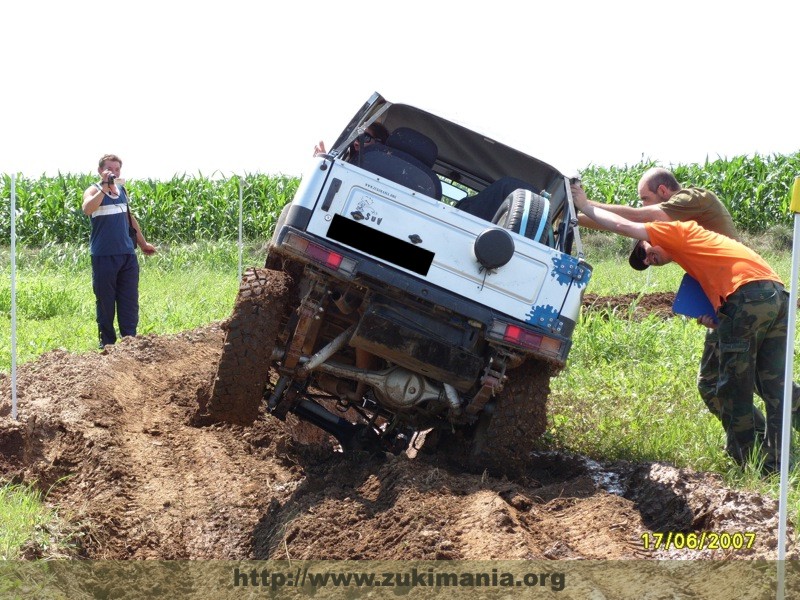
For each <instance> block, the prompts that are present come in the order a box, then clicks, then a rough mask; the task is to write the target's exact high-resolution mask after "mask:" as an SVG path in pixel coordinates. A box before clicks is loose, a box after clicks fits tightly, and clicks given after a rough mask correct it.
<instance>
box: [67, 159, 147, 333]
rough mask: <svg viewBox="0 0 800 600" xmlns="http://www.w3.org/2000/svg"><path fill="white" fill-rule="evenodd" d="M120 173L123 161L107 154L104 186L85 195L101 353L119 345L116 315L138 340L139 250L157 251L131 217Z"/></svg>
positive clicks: (101, 164) (122, 330)
mask: <svg viewBox="0 0 800 600" xmlns="http://www.w3.org/2000/svg"><path fill="white" fill-rule="evenodd" d="M121 169H122V160H120V158H119V157H118V156H116V155H114V154H106V155H104V156H103V157H102V158H101V159H100V162H99V166H98V169H97V172H98V173H99V174H100V182H98V183H94V184H92V185H91V186H89V187H88V188H87V189H86V191H85V192H84V193H83V212H84V213H86V214H87V215H89V217H91V220H92V234H91V238H90V248H91V255H92V289H93V290H94V295H95V298H96V299H97V327H98V333H99V338H100V348H103V347H104V346H106V345H107V344H113V343H114V342H116V341H117V334H116V331H115V329H114V316H115V313H116V316H117V321H118V323H119V332H120V336H122V337H124V336H129V335H136V327H137V325H138V323H139V262H138V260H137V259H136V246H137V245H138V246H139V248H141V249H142V252H143V253H144V254H147V255H150V254H155V252H156V248H155V247H154V246H153V245H152V244H150V243H148V242H147V240H145V238H144V235H143V234H142V230H141V227H139V223H138V222H137V221H136V219H135V218H134V216H133V215H132V214H130V211H129V209H128V194H127V192H126V190H125V188H124V186H123V180H121V179H119V176H120V170H121Z"/></svg>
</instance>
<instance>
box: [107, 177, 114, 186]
mask: <svg viewBox="0 0 800 600" xmlns="http://www.w3.org/2000/svg"><path fill="white" fill-rule="evenodd" d="M108 185H114V176H113V175H109V176H108Z"/></svg>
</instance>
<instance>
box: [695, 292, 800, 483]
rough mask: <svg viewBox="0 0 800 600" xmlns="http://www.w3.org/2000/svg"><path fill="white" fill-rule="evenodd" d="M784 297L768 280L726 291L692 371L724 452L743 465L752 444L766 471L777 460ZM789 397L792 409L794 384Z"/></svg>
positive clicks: (798, 398)
mask: <svg viewBox="0 0 800 600" xmlns="http://www.w3.org/2000/svg"><path fill="white" fill-rule="evenodd" d="M788 299H789V295H788V293H787V292H786V291H785V290H784V288H783V286H782V285H781V284H779V283H776V282H772V281H757V282H752V283H749V284H745V285H744V286H742V287H740V288H739V289H738V290H736V292H734V293H733V294H731V295H730V296H729V297H728V298H727V300H726V302H725V303H724V304H723V305H722V306H721V307H720V309H719V311H717V318H718V319H719V325H718V327H717V329H716V330H711V331H709V333H708V335H707V337H706V344H705V348H704V352H703V358H702V360H701V364H700V373H699V375H698V390H699V391H700V396H701V397H702V399H703V401H704V402H705V404H706V406H707V407H708V409H709V410H710V411H711V412H712V413H713V414H715V415H716V416H718V417H719V418H720V420H721V421H722V425H723V427H724V428H725V433H726V437H727V444H726V450H727V452H728V454H730V456H731V457H732V458H733V459H734V460H735V461H736V462H737V463H739V464H744V462H746V460H747V458H748V455H750V453H751V452H753V450H754V448H757V450H759V451H763V458H764V461H765V463H764V466H765V468H766V469H767V470H775V469H777V466H778V464H779V461H780V445H781V423H782V417H783V408H782V407H783V384H784V369H785V360H786V335H787V323H788V304H789V302H788ZM754 392H755V393H757V394H758V395H759V396H761V398H762V399H763V400H764V406H765V409H766V413H767V415H766V418H764V416H763V415H762V414H761V412H760V411H759V410H758V409H756V408H755V407H754V406H753V394H754ZM792 397H793V402H792V405H793V407H794V408H797V407H798V406H799V405H800V387H799V386H797V385H795V384H793V390H792ZM795 421H796V422H798V421H800V420H799V419H795ZM757 433H758V435H757ZM762 436H763V437H762Z"/></svg>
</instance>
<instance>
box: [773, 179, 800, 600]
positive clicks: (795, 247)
mask: <svg viewBox="0 0 800 600" xmlns="http://www.w3.org/2000/svg"><path fill="white" fill-rule="evenodd" d="M789 209H790V210H791V211H792V212H793V213H794V234H793V237H792V276H791V285H790V289H789V323H788V327H787V334H786V365H785V369H784V386H783V426H782V428H781V489H780V504H779V508H778V590H777V592H778V594H777V597H778V599H779V600H780V599H782V598H783V597H784V596H783V592H784V587H783V586H784V578H783V575H784V569H785V566H786V565H785V561H786V512H787V499H788V489H789V448H790V445H791V438H792V387H793V386H792V381H794V332H795V327H796V323H797V309H796V308H795V307H796V306H797V269H798V265H800V244H798V241H800V218H799V217H800V177H795V180H794V185H793V186H792V201H791V204H790V205H789Z"/></svg>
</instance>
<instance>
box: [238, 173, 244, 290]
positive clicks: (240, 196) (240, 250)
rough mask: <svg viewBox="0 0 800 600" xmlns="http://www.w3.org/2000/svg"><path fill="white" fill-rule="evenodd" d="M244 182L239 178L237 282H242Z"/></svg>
mask: <svg viewBox="0 0 800 600" xmlns="http://www.w3.org/2000/svg"><path fill="white" fill-rule="evenodd" d="M243 188H244V180H243V179H242V176H241V175H240V176H239V281H241V280H242V205H243V200H244V194H243Z"/></svg>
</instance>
